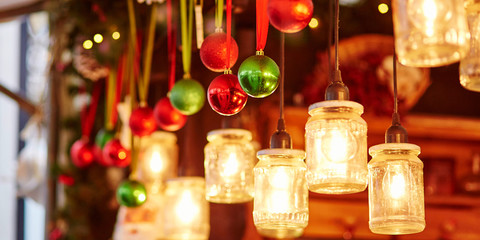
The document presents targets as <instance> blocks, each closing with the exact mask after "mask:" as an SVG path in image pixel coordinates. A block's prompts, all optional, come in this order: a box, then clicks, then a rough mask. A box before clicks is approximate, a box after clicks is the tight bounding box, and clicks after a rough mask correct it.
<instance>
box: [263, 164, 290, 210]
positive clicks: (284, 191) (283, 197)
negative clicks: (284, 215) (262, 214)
mask: <svg viewBox="0 0 480 240" xmlns="http://www.w3.org/2000/svg"><path fill="white" fill-rule="evenodd" d="M289 183H290V178H289V174H288V173H287V170H286V169H285V168H283V167H278V168H276V171H275V173H274V174H273V176H272V179H271V180H270V184H271V186H272V190H271V193H270V196H269V198H268V199H269V202H270V204H269V206H270V209H271V212H287V211H288V209H289V204H288V203H289V202H288V199H289V195H290V192H291V191H289Z"/></svg>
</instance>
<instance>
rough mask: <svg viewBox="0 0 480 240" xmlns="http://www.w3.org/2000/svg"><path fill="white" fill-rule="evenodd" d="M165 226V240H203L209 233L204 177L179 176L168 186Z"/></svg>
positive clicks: (166, 191) (208, 214) (166, 190)
mask: <svg viewBox="0 0 480 240" xmlns="http://www.w3.org/2000/svg"><path fill="white" fill-rule="evenodd" d="M164 207H165V208H164V214H163V216H164V219H163V223H164V224H163V227H164V234H165V238H166V239H171V240H174V239H175V240H178V239H184V240H203V239H205V240H206V239H208V236H209V233H210V213H209V212H210V210H209V205H208V202H207V200H206V199H205V180H204V179H203V178H202V177H179V178H174V179H170V180H168V181H167V183H166V189H165V206H164Z"/></svg>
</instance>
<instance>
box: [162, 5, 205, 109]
mask: <svg viewBox="0 0 480 240" xmlns="http://www.w3.org/2000/svg"><path fill="white" fill-rule="evenodd" d="M187 10H188V11H187ZM187 13H188V14H187ZM187 15H188V18H187ZM180 18H181V28H182V60H183V72H184V74H183V79H181V80H180V81H178V82H177V83H175V85H174V86H173V88H172V89H171V90H170V93H169V98H170V102H171V103H172V106H173V107H174V108H176V109H177V110H178V111H180V112H181V113H182V114H184V115H193V114H195V113H197V112H198V111H200V109H202V107H203V104H204V103H205V90H204V89H203V87H202V85H201V84H200V83H199V82H197V81H195V80H193V79H191V76H190V67H191V57H192V25H193V0H188V6H187V0H180Z"/></svg>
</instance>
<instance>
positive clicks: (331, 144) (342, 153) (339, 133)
mask: <svg viewBox="0 0 480 240" xmlns="http://www.w3.org/2000/svg"><path fill="white" fill-rule="evenodd" d="M320 144H321V146H320V147H321V149H322V152H323V154H325V156H326V157H327V158H328V159H329V160H330V161H332V162H334V163H341V162H345V161H347V160H349V159H350V158H352V156H353V155H354V154H355V152H356V151H357V150H356V148H357V144H356V142H355V139H354V138H353V136H352V135H351V134H350V132H349V131H347V130H341V129H336V128H335V129H329V130H327V132H326V133H325V135H324V136H323V138H322V142H321V143H320Z"/></svg>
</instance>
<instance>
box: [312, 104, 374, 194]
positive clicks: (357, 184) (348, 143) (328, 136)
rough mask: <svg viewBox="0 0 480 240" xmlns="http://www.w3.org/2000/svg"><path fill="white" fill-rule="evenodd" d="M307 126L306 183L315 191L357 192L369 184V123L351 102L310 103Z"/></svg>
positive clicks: (330, 192)
mask: <svg viewBox="0 0 480 240" xmlns="http://www.w3.org/2000/svg"><path fill="white" fill-rule="evenodd" d="M308 109H309V111H308V113H309V114H310V117H309V119H308V121H307V124H306V126H305V131H306V134H305V137H306V152H307V159H306V163H307V168H308V171H307V182H308V188H309V189H310V191H312V192H316V193H326V194H345V193H356V192H361V191H363V190H365V188H366V187H367V172H368V170H367V157H368V155H367V123H366V122H365V120H363V119H362V117H361V114H362V113H363V106H362V105H360V104H359V103H356V102H352V101H339V100H332V101H323V102H318V103H315V104H312V105H310V107H309V108H308Z"/></svg>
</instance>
